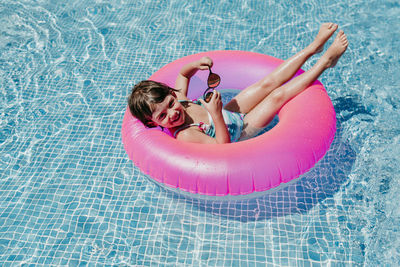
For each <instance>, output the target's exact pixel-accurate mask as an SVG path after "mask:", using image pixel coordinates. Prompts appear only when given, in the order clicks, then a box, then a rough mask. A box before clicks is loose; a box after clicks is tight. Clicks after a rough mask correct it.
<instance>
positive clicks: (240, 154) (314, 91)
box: [122, 51, 336, 197]
mask: <svg viewBox="0 0 400 267" xmlns="http://www.w3.org/2000/svg"><path fill="white" fill-rule="evenodd" d="M203 56H209V57H210V58H212V59H213V62H214V65H213V72H215V73H217V74H219V75H220V76H221V84H220V85H219V89H228V88H229V89H239V90H241V89H244V88H246V87H247V86H249V85H251V84H252V83H254V82H256V81H258V80H260V79H261V78H262V77H264V76H265V75H267V74H268V73H270V72H271V71H272V70H274V69H275V68H276V67H277V66H278V65H279V64H280V63H282V60H280V59H277V58H274V57H271V56H268V55H263V54H258V53H253V52H245V51H211V52H204V53H199V54H195V55H190V56H186V57H183V58H181V59H178V60H176V61H174V62H172V63H169V64H167V65H166V66H164V67H163V68H161V69H160V70H159V71H157V72H156V73H154V74H153V75H152V76H151V77H150V78H149V79H150V80H155V81H159V82H163V83H166V84H168V85H169V86H171V87H173V86H174V84H175V78H176V77H177V75H178V73H179V70H180V69H181V67H182V66H183V65H185V64H186V63H189V62H192V61H194V60H198V59H199V58H201V57H203ZM302 72H303V71H302V70H300V71H299V72H298V73H297V74H296V75H299V74H301V73H302ZM207 75H208V71H198V72H197V73H196V75H195V76H193V77H192V79H191V82H190V87H189V95H188V98H197V97H200V96H201V95H202V93H203V92H204V90H205V89H206V85H207ZM278 117H279V122H278V124H277V125H276V126H275V127H273V128H272V129H271V130H270V131H268V132H266V133H264V134H262V135H260V136H257V137H255V138H251V139H249V140H246V141H242V142H236V143H230V144H197V143H186V142H182V141H178V140H176V139H174V138H173V137H171V136H170V135H168V134H166V133H165V132H163V131H160V130H157V129H148V128H146V127H145V126H144V125H143V124H142V123H141V122H140V121H139V120H137V119H136V118H135V117H133V116H132V115H131V113H130V111H129V108H127V110H126V112H125V116H124V118H123V124H122V141H123V143H124V147H125V150H126V152H127V154H128V155H129V158H130V159H131V160H132V161H133V163H134V164H135V165H136V166H137V167H139V168H140V169H141V170H142V171H143V172H144V173H146V174H148V175H149V176H150V177H151V178H152V179H154V180H155V181H156V182H157V183H159V184H161V185H165V186H167V187H168V188H174V189H179V191H181V192H182V191H184V192H189V193H193V194H197V195H206V196H218V197H222V196H238V195H246V196H249V194H255V193H256V192H264V191H267V190H271V189H273V188H277V187H279V186H280V185H283V184H284V183H288V182H290V181H293V180H294V179H296V178H297V177H299V176H300V175H301V174H303V173H305V172H306V171H308V170H309V169H310V168H312V167H313V166H314V165H315V164H316V163H317V162H318V161H319V160H320V159H321V158H322V157H323V156H324V155H325V153H326V151H327V150H328V149H329V147H330V144H331V143H332V141H333V138H334V136H335V131H336V114H335V111H334V108H333V105H332V102H331V100H330V98H329V96H328V94H327V93H326V90H325V89H324V87H323V85H322V84H321V83H320V82H319V81H315V82H314V83H312V84H311V85H310V86H309V87H308V88H307V89H306V90H304V91H303V92H302V93H300V94H299V95H297V96H296V97H295V98H293V99H292V100H290V101H289V102H288V103H286V104H285V105H284V106H283V107H282V108H281V109H280V110H279V112H278ZM189 195H191V194H189Z"/></svg>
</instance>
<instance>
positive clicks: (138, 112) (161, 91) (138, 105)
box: [128, 80, 177, 128]
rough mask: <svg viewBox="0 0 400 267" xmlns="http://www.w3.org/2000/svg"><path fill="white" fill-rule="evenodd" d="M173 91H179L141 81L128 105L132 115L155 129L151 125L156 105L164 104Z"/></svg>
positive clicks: (152, 82) (164, 85) (134, 88)
mask: <svg viewBox="0 0 400 267" xmlns="http://www.w3.org/2000/svg"><path fill="white" fill-rule="evenodd" d="M172 91H177V90H175V89H173V88H171V87H169V86H168V85H166V84H163V83H160V82H155V81H150V80H147V81H141V82H140V83H138V84H136V85H135V86H134V87H133V89H132V93H131V95H130V96H129V98H128V105H129V109H130V111H131V113H132V115H133V116H135V117H136V118H137V119H139V120H140V121H141V122H142V123H143V124H144V125H146V126H147V127H149V128H151V127H155V126H153V125H151V124H150V122H151V121H152V120H151V118H152V115H153V112H154V104H157V103H161V102H163V101H164V99H165V98H166V97H167V96H168V95H169V94H171V92H172Z"/></svg>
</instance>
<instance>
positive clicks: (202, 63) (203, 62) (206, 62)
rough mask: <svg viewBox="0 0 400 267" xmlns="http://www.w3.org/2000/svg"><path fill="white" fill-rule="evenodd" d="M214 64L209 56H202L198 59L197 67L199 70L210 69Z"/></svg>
mask: <svg viewBox="0 0 400 267" xmlns="http://www.w3.org/2000/svg"><path fill="white" fill-rule="evenodd" d="M212 65H213V61H212V59H211V58H209V57H202V58H201V59H199V60H198V61H197V68H198V69H199V70H208V69H209V68H211V67H212Z"/></svg>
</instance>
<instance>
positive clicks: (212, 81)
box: [207, 73, 221, 88]
mask: <svg viewBox="0 0 400 267" xmlns="http://www.w3.org/2000/svg"><path fill="white" fill-rule="evenodd" d="M220 82H221V78H220V77H219V75H218V74H215V73H211V74H210V76H208V79H207V84H208V87H211V88H214V87H217V86H218V85H219V83H220Z"/></svg>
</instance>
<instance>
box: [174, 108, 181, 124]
mask: <svg viewBox="0 0 400 267" xmlns="http://www.w3.org/2000/svg"><path fill="white" fill-rule="evenodd" d="M180 118H181V113H180V112H179V111H178V115H177V116H176V118H175V119H174V120H173V121H172V123H174V122H177V121H178V120H179V119H180Z"/></svg>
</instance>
